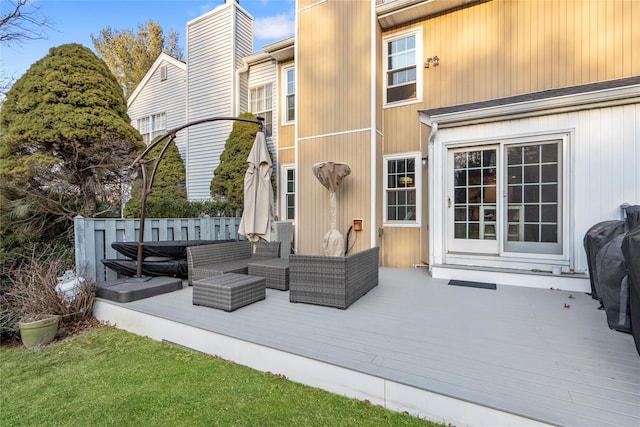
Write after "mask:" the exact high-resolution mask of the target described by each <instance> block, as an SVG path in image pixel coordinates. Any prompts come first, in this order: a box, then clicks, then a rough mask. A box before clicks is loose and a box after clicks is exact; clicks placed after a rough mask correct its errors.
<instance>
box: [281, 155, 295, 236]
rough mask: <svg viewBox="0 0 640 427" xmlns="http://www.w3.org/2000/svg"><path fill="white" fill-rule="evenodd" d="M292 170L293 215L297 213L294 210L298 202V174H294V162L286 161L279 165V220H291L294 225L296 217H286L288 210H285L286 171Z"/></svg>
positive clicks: (286, 192)
mask: <svg viewBox="0 0 640 427" xmlns="http://www.w3.org/2000/svg"><path fill="white" fill-rule="evenodd" d="M289 170H292V171H293V174H294V175H293V179H294V186H295V191H294V192H293V194H294V199H293V209H294V212H295V215H296V216H297V215H298V212H297V211H296V210H295V209H296V205H297V203H298V176H297V175H296V165H295V164H294V163H287V164H283V165H280V175H281V177H282V178H281V179H280V203H279V205H280V212H281V215H280V221H287V222H291V223H293V224H294V225H295V223H296V218H294V219H289V218H288V217H287V215H288V210H287V194H288V191H287V184H288V179H287V171H289Z"/></svg>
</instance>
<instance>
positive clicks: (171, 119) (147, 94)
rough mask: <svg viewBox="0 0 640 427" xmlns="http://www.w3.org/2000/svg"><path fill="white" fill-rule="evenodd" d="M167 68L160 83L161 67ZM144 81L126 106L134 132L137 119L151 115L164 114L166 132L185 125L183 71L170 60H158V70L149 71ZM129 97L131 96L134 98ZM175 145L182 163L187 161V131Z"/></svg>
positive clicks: (183, 68)
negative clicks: (165, 116) (165, 77)
mask: <svg viewBox="0 0 640 427" xmlns="http://www.w3.org/2000/svg"><path fill="white" fill-rule="evenodd" d="M165 65H166V66H167V79H166V80H160V68H161V67H162V66H165ZM150 72H151V74H150V75H148V76H147V77H148V78H147V79H146V80H143V82H142V84H143V85H144V86H142V87H141V88H140V90H139V91H138V92H137V93H134V94H133V95H135V98H134V99H132V100H131V103H130V105H129V107H128V113H129V118H130V119H131V124H132V125H133V126H134V127H135V128H136V129H137V126H138V119H140V118H142V117H147V116H150V115H153V114H159V113H166V115H167V130H170V129H173V128H176V127H178V126H181V125H184V124H185V123H186V93H187V83H186V70H185V67H179V66H177V65H176V64H175V63H174V62H173V61H167V60H161V61H160V62H159V63H158V64H157V67H155V68H152V69H151V70H150ZM133 95H132V96H133ZM176 145H177V147H178V150H180V155H181V156H182V160H183V161H186V156H187V152H186V151H187V138H186V132H185V131H183V132H180V133H178V135H177V137H176Z"/></svg>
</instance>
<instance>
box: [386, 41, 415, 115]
mask: <svg viewBox="0 0 640 427" xmlns="http://www.w3.org/2000/svg"><path fill="white" fill-rule="evenodd" d="M411 36H415V67H416V96H415V98H407V99H402V100H398V101H393V102H389V101H388V100H387V91H388V89H389V87H388V77H387V74H388V73H389V71H390V70H389V60H388V58H389V43H390V42H393V41H396V40H400V39H404V38H408V37H411ZM382 45H383V50H384V53H383V68H384V71H383V76H384V83H383V84H384V88H383V91H382V93H383V97H384V107H396V106H400V105H407V104H414V103H417V102H422V88H423V69H422V57H423V54H422V28H415V29H412V30H408V31H403V32H401V33H396V34H393V35H391V36H388V37H385V38H383V43H382Z"/></svg>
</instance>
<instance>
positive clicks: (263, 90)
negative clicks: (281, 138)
mask: <svg viewBox="0 0 640 427" xmlns="http://www.w3.org/2000/svg"><path fill="white" fill-rule="evenodd" d="M249 109H250V110H251V112H252V113H253V114H255V115H256V116H260V117H264V123H265V127H266V129H265V130H266V132H267V133H266V134H265V136H267V137H269V136H271V135H272V130H273V111H272V109H273V85H271V84H268V85H264V86H258V87H254V88H252V89H249Z"/></svg>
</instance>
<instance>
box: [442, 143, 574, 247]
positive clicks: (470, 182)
mask: <svg viewBox="0 0 640 427" xmlns="http://www.w3.org/2000/svg"><path fill="white" fill-rule="evenodd" d="M562 145H563V144H562V141H561V140H544V141H527V142H513V143H503V144H494V145H483V146H474V147H463V148H451V149H449V150H448V155H447V196H446V197H447V200H446V211H447V250H448V252H457V253H476V254H484V255H490V254H495V255H498V254H500V253H502V252H513V253H518V252H519V253H535V254H561V253H562V226H561V225H562V221H561V218H562V195H563V190H562V188H563V186H562Z"/></svg>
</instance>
